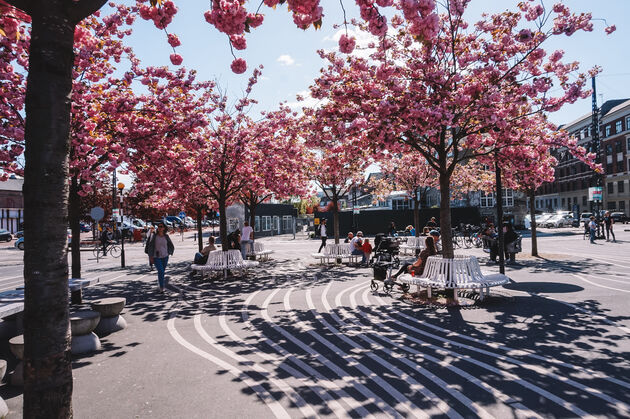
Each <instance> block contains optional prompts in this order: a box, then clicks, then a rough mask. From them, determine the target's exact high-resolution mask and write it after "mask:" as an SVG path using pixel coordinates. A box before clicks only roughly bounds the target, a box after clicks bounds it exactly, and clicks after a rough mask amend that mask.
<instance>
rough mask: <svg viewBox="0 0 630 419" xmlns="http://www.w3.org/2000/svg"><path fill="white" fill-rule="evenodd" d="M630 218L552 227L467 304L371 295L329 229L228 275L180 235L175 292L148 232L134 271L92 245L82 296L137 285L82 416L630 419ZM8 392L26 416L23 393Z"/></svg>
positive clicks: (97, 363) (271, 243)
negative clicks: (324, 253) (324, 254)
mask: <svg viewBox="0 0 630 419" xmlns="http://www.w3.org/2000/svg"><path fill="white" fill-rule="evenodd" d="M617 227H618V228H617V239H618V242H617V243H609V242H604V241H598V242H597V244H595V245H592V244H590V243H589V242H588V240H583V239H582V236H581V235H580V234H579V233H578V230H575V231H572V230H569V229H567V230H562V232H561V233H559V232H553V231H551V230H550V231H548V233H549V234H544V235H543V237H541V239H540V241H539V251H540V253H541V256H542V257H541V258H532V257H531V256H527V255H526V254H527V252H528V249H529V246H530V244H529V243H530V242H529V239H524V241H523V247H524V252H523V253H522V254H520V255H519V257H518V260H519V263H518V265H516V266H510V267H508V268H507V271H506V273H507V274H508V276H509V277H510V278H511V280H512V281H511V283H510V284H508V285H506V286H505V287H502V288H500V289H495V290H493V295H492V297H491V298H490V299H489V300H488V301H486V302H485V303H483V304H479V305H474V306H471V307H464V308H456V307H443V306H421V305H413V304H411V303H410V302H409V300H406V299H403V298H401V294H400V293H398V292H394V293H393V294H392V295H387V294H384V293H373V292H371V291H370V289H369V282H370V278H371V277H372V273H371V270H370V269H368V268H357V267H353V266H327V267H320V266H318V265H316V264H315V263H314V261H313V260H312V258H311V257H310V253H311V252H315V251H316V250H317V247H318V246H319V243H318V242H317V241H312V240H305V239H299V238H298V239H296V240H291V239H290V238H289V237H275V238H270V239H262V241H264V243H265V245H266V246H267V247H268V248H271V249H273V250H274V251H275V253H274V254H273V255H272V256H273V259H272V260H271V261H269V262H265V263H263V264H262V265H261V267H260V269H259V270H257V271H256V272H254V273H251V274H250V275H249V276H248V277H247V278H245V279H240V278H228V279H227V280H218V281H205V280H201V279H199V278H190V277H189V276H188V266H189V260H190V259H192V255H193V253H194V250H195V247H194V243H193V242H192V240H191V239H190V238H189V237H187V238H186V240H185V241H184V242H181V241H179V242H178V241H177V240H176V241H175V245H176V253H175V255H174V257H173V258H172V260H171V263H170V265H169V269H168V273H169V276H170V286H169V287H170V291H169V293H167V294H166V295H162V294H159V293H158V292H156V280H155V274H154V273H152V272H150V271H148V266H146V261H145V257H144V254H143V253H142V249H141V246H138V245H136V246H132V247H131V248H130V250H129V255H128V260H129V263H130V267H129V268H128V269H126V270H121V269H120V268H119V265H118V266H116V262H119V261H109V260H107V261H104V262H101V263H99V264H96V262H95V261H92V260H90V258H91V257H92V256H91V255H88V254H87V253H86V254H85V256H84V258H85V262H84V272H85V275H84V276H89V275H99V278H102V283H101V284H99V285H97V286H95V287H91V288H90V289H88V291H87V292H86V298H87V299H90V298H98V297H100V296H102V295H119V296H125V297H126V298H127V308H126V310H125V316H126V318H127V321H128V322H129V327H128V328H127V329H125V330H124V331H121V332H118V333H116V334H114V335H111V336H109V337H106V338H104V339H103V341H102V342H103V350H101V351H99V352H98V353H96V354H93V355H90V356H86V357H81V358H77V359H75V364H74V376H75V390H74V409H75V415H76V416H77V417H94V418H97V417H98V418H109V417H112V418H113V417H159V418H162V417H164V418H166V417H187V418H193V417H204V418H205V417H217V418H218V417H221V418H228V417H234V418H236V417H239V418H242V417H335V416H336V417H347V416H353V417H357V416H361V417H369V416H373V417H384V416H390V417H391V416H393V417H429V416H443V417H453V418H461V417H496V418H505V417H588V416H596V417H597V416H599V417H602V416H607V417H630V402H629V398H628V396H627V395H628V394H629V392H630V365H629V360H630V339H629V336H630V305H629V304H628V303H627V301H628V297H629V294H630V278H629V276H628V274H627V272H628V268H630V252H629V251H628V249H629V248H630V232H625V231H623V226H617ZM573 233H575V234H573ZM4 251H6V250H0V252H4ZM461 253H468V254H474V255H476V256H478V257H479V258H480V260H481V261H482V262H483V263H485V260H486V259H487V257H486V255H485V254H484V253H483V252H482V251H481V250H480V249H469V250H462V251H461ZM3 256H4V253H0V258H2V257H3ZM0 260H1V261H2V262H1V263H2V266H3V267H4V266H5V265H4V259H0ZM483 263H482V267H483V269H484V270H486V271H488V272H495V271H498V268H497V267H496V266H490V265H488V266H485V265H483ZM18 265H19V264H17V263H16V266H15V270H16V271H17V272H19V269H20V268H19V266H18ZM11 269H13V268H11ZM5 271H6V270H5V269H2V275H1V276H2V281H5V280H7V281H11V280H16V278H14V279H8V278H7V277H10V276H11V275H13V276H17V274H15V272H14V273H12V274H7V273H5ZM12 272H13V271H12ZM3 283H4V282H3ZM5 387H6V386H5ZM3 390H4V391H5V392H4V394H3V396H4V397H5V400H7V404H8V405H9V407H10V408H11V410H12V413H11V415H12V416H11V417H19V415H20V409H21V407H20V405H21V395H20V394H19V392H18V391H13V392H11V391H9V390H7V389H6V388H3Z"/></svg>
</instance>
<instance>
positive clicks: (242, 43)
mask: <svg viewBox="0 0 630 419" xmlns="http://www.w3.org/2000/svg"><path fill="white" fill-rule="evenodd" d="M230 41H231V42H232V46H234V48H235V49H238V50H242V49H245V48H247V40H246V39H245V37H244V36H243V35H230Z"/></svg>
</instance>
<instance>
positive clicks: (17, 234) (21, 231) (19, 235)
mask: <svg viewBox="0 0 630 419" xmlns="http://www.w3.org/2000/svg"><path fill="white" fill-rule="evenodd" d="M20 237H24V230H20V231H18V232H17V233H15V238H16V239H19V238H20Z"/></svg>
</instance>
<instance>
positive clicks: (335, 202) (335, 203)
mask: <svg viewBox="0 0 630 419" xmlns="http://www.w3.org/2000/svg"><path fill="white" fill-rule="evenodd" d="M332 202H333V232H334V233H335V244H339V197H338V196H337V194H334V195H333V200H332Z"/></svg>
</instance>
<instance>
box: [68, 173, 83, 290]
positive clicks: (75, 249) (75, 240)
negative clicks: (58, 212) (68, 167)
mask: <svg viewBox="0 0 630 419" xmlns="http://www.w3.org/2000/svg"><path fill="white" fill-rule="evenodd" d="M78 192H79V184H78V181H77V178H76V177H73V178H72V179H71V181H70V196H69V204H68V217H69V222H70V229H71V230H72V242H71V243H70V251H71V255H72V278H81V226H80V225H79V223H80V221H81V197H80V196H79V194H78Z"/></svg>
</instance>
